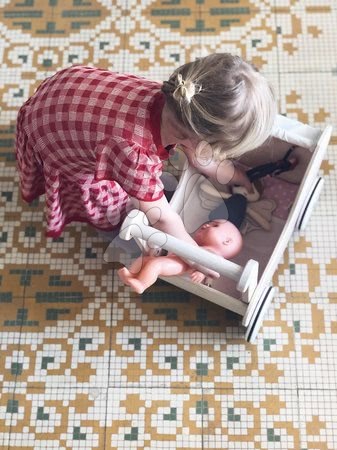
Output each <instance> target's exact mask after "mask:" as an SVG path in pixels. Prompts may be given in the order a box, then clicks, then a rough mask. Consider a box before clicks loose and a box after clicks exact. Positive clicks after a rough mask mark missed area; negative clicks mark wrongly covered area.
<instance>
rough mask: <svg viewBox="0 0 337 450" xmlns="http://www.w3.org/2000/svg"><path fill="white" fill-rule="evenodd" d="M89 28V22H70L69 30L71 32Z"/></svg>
mask: <svg viewBox="0 0 337 450" xmlns="http://www.w3.org/2000/svg"><path fill="white" fill-rule="evenodd" d="M89 26H90V22H83V21H82V22H71V28H72V29H73V30H80V29H81V28H83V27H88V28H89Z"/></svg>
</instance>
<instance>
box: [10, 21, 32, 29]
mask: <svg viewBox="0 0 337 450" xmlns="http://www.w3.org/2000/svg"><path fill="white" fill-rule="evenodd" d="M14 25H15V26H19V27H21V28H22V29H23V30H31V29H32V24H31V22H14Z"/></svg>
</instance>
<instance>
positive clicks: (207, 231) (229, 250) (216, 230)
mask: <svg viewBox="0 0 337 450" xmlns="http://www.w3.org/2000/svg"><path fill="white" fill-rule="evenodd" d="M193 238H194V239H195V241H196V242H197V244H199V245H201V246H203V247H211V248H212V250H213V251H214V252H215V253H217V254H218V255H221V256H223V257H224V258H231V257H233V256H235V255H237V254H238V253H239V251H240V250H241V248H242V235H241V233H240V231H239V230H238V229H237V228H236V226H235V225H233V224H232V223H231V222H229V221H228V220H220V219H219V220H212V221H210V222H206V223H204V224H203V225H201V226H200V227H199V228H198V229H197V230H196V231H195V232H194V233H193Z"/></svg>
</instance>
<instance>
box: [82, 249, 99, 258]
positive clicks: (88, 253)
mask: <svg viewBox="0 0 337 450" xmlns="http://www.w3.org/2000/svg"><path fill="white" fill-rule="evenodd" d="M85 257H86V258H87V259H96V258H97V253H94V252H93V251H92V249H91V248H86V249H85Z"/></svg>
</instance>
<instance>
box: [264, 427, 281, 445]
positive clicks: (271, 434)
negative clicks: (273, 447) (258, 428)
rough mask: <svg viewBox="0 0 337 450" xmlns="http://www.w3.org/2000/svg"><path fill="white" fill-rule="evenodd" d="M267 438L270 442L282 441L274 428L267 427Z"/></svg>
mask: <svg viewBox="0 0 337 450" xmlns="http://www.w3.org/2000/svg"><path fill="white" fill-rule="evenodd" d="M267 439H268V442H280V441H281V436H278V435H276V434H275V431H274V430H273V428H267Z"/></svg>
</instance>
